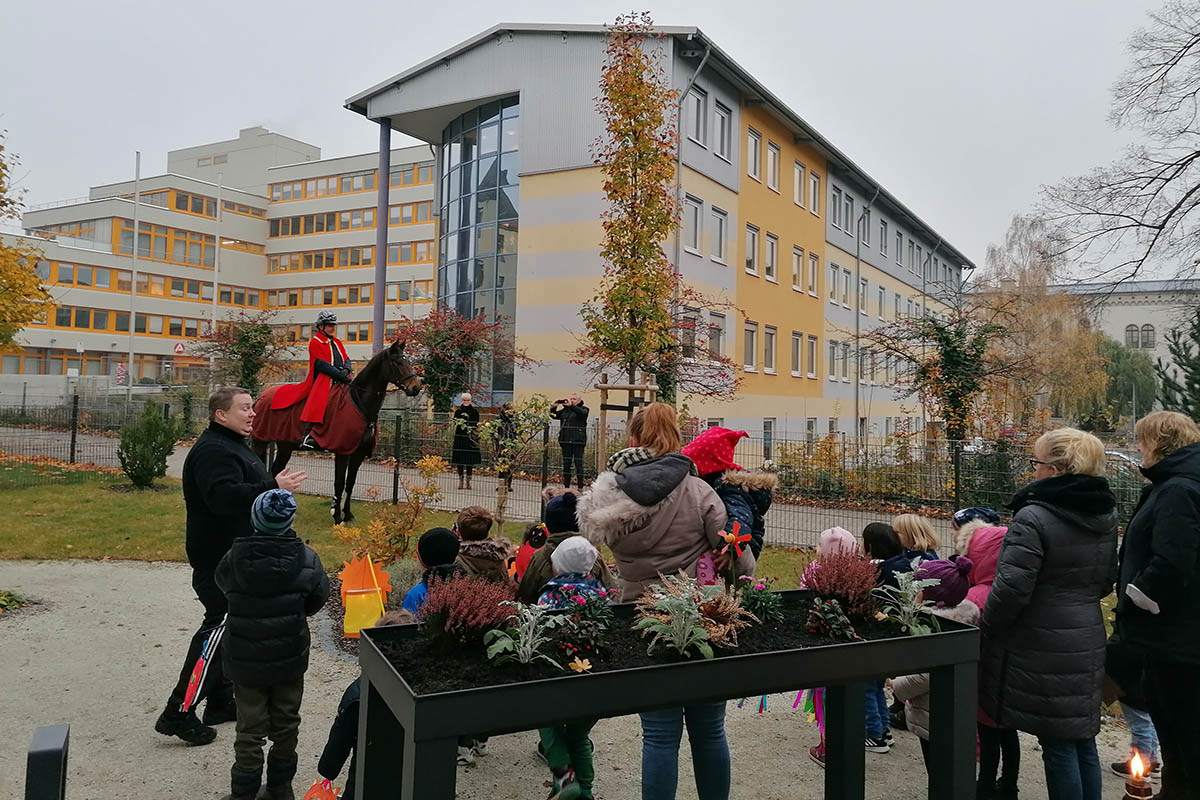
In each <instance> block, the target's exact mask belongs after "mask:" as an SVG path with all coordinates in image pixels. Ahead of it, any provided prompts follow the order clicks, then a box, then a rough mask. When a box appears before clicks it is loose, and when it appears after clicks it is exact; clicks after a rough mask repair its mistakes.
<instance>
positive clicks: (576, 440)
mask: <svg viewBox="0 0 1200 800" xmlns="http://www.w3.org/2000/svg"><path fill="white" fill-rule="evenodd" d="M550 416H552V417H554V418H555V419H556V420H558V422H559V428H558V443H559V444H587V419H588V407H587V406H585V405H584V404H583V403H580V404H579V405H574V406H565V405H564V406H559V407H558V408H557V409H556V410H554V411H551V412H550Z"/></svg>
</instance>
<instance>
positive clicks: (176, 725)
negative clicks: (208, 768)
mask: <svg viewBox="0 0 1200 800" xmlns="http://www.w3.org/2000/svg"><path fill="white" fill-rule="evenodd" d="M154 730H156V731H158V732H159V733H161V734H162V735H163V736H178V737H179V738H180V739H182V740H183V741H185V742H187V743H188V744H192V745H205V744H209V743H211V742H212V740H213V739H216V738H217V729H216V728H211V727H209V726H207V725H204V724H203V723H201V722H200V718H199V717H197V716H196V712H195V711H180V710H179V707H178V706H176V705H174V704H170V705H168V706H167V707H166V708H165V709H163V712H162V713H161V714H159V715H158V719H157V720H155V722H154Z"/></svg>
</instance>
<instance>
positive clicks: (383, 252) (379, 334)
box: [371, 117, 392, 353]
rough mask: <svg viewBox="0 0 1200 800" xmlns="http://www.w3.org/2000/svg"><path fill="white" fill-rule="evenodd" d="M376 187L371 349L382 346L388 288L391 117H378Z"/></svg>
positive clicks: (373, 350)
mask: <svg viewBox="0 0 1200 800" xmlns="http://www.w3.org/2000/svg"><path fill="white" fill-rule="evenodd" d="M375 186H376V188H377V189H378V190H379V191H378V193H377V195H376V201H375V297H374V303H373V304H372V305H373V311H372V314H371V322H372V324H371V352H372V353H378V352H379V351H380V350H382V349H383V307H384V297H383V294H384V291H385V290H386V288H387V254H388V198H389V193H390V191H391V186H392V118H391V117H381V118H380V119H379V177H378V178H376V181H375Z"/></svg>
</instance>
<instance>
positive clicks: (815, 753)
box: [808, 744, 825, 769]
mask: <svg viewBox="0 0 1200 800" xmlns="http://www.w3.org/2000/svg"><path fill="white" fill-rule="evenodd" d="M808 757H809V758H811V759H812V760H813V761H815V762H816V764H817V766H818V767H820V768H821V769H825V748H824V747H821V745H819V744H814V745H813V746H812V747H810V748H808Z"/></svg>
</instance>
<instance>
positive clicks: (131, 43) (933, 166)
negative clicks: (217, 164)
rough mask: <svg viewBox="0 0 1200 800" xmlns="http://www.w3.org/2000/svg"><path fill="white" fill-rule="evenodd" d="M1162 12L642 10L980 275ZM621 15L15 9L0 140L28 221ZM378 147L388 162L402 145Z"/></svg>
mask: <svg viewBox="0 0 1200 800" xmlns="http://www.w3.org/2000/svg"><path fill="white" fill-rule="evenodd" d="M1158 5H1159V2H1157V0H1123V2H1121V3H1107V2H1106V3H1101V4H1097V3H1095V2H1094V0H1054V2H1050V3H1047V2H1045V1H1044V0H1040V1H1035V0H1008V2H1005V3H996V4H987V7H986V8H985V7H984V4H978V3H964V2H961V0H907V1H906V2H885V0H862V1H861V2H857V3H828V2H821V3H818V2H814V1H813V0H806V2H799V3H786V4H785V3H782V2H777V3H769V2H763V0H743V2H738V3H716V2H712V1H711V0H694V1H693V2H686V3H685V2H675V1H674V0H660V1H659V2H656V3H654V4H653V5H652V6H651V9H650V10H651V11H652V12H653V14H654V18H655V21H656V22H657V23H659V24H664V25H695V26H698V27H700V28H701V29H703V30H704V31H705V33H707V34H708V35H709V36H710V37H712V38H713V39H714V40H715V41H716V42H717V43H718V44H719V45H720V46H721V47H722V49H724V50H725V51H726V52H727V53H729V54H730V56H731V57H733V58H734V59H736V60H737V61H738V62H739V63H741V64H742V66H744V67H745V68H746V69H748V70H749V71H750V72H751V73H753V74H754V75H756V76H757V77H758V78H759V79H761V80H762V82H763V83H764V84H765V85H766V86H767V87H768V88H770V89H771V90H772V91H773V92H774V93H775V94H776V95H778V96H779V97H780V98H782V99H783V100H784V101H785V102H787V103H788V104H789V105H791V106H792V107H793V108H794V109H795V110H796V111H797V112H798V113H799V114H800V115H801V116H803V117H804V118H805V119H806V120H807V121H808V122H809V123H810V124H812V125H814V126H815V127H816V128H817V129H818V130H820V131H821V132H822V133H823V134H824V135H825V136H827V137H828V138H829V139H831V140H832V141H833V142H834V143H835V144H836V145H837V146H838V147H839V148H840V149H841V150H842V151H843V152H845V153H846V154H848V155H849V156H850V157H851V158H852V159H854V160H855V161H856V162H858V164H859V165H861V166H862V167H863V168H864V169H866V170H867V171H868V172H870V173H871V174H872V175H873V176H874V177H875V178H877V179H879V180H880V181H882V182H883V184H884V185H885V186H887V187H888V188H889V189H890V190H891V191H892V192H893V193H894V194H895V195H896V196H897V197H899V198H900V199H901V200H902V201H903V202H904V203H905V204H907V205H908V206H909V207H910V208H912V209H913V210H914V211H915V212H916V213H917V214H919V215H920V216H921V217H922V218H923V219H924V220H926V221H927V222H928V223H929V224H930V225H932V226H933V227H934V228H935V229H936V230H937V231H938V232H939V233H941V234H942V235H944V236H945V237H946V238H948V239H949V240H950V241H952V242H954V244H955V245H956V246H958V247H959V249H961V250H962V251H963V252H964V253H965V254H966V255H967V256H968V257H970V258H972V259H973V260H974V261H975V262H976V263H977V264H980V265H982V263H983V257H984V250H985V248H986V246H987V244H988V243H989V242H994V241H999V240H1000V239H1001V238H1002V237H1003V235H1004V231H1005V229H1006V227H1007V225H1008V220H1009V218H1010V217H1011V216H1012V214H1014V213H1018V212H1022V211H1026V210H1028V209H1029V208H1030V207H1031V206H1032V205H1033V203H1034V202H1035V201H1036V199H1037V193H1038V189H1039V187H1040V186H1041V185H1044V184H1047V183H1053V182H1055V181H1057V180H1058V179H1059V178H1061V177H1063V176H1065V175H1070V174H1075V173H1079V172H1082V171H1086V170H1087V169H1089V168H1090V167H1092V166H1097V165H1099V164H1102V163H1105V162H1107V161H1110V160H1112V159H1113V158H1114V157H1116V156H1117V155H1118V153H1119V150H1120V147H1121V144H1122V143H1123V142H1125V141H1126V140H1127V138H1128V136H1127V134H1124V133H1123V132H1118V131H1114V130H1113V129H1112V128H1111V126H1110V125H1109V124H1108V122H1107V120H1106V114H1107V111H1108V107H1109V87H1110V86H1111V84H1112V82H1113V80H1114V78H1115V77H1116V76H1117V75H1118V73H1120V72H1121V71H1122V70H1123V69H1124V67H1125V65H1126V63H1127V57H1126V53H1125V41H1126V39H1127V37H1128V35H1129V34H1130V33H1131V32H1132V31H1133V30H1134V28H1136V27H1139V26H1141V25H1143V24H1144V23H1145V19H1146V17H1145V12H1146V11H1147V10H1148V9H1151V8H1155V7H1157V6H1158ZM627 10H628V7H627V5H626V4H625V3H623V2H619V3H614V2H609V0H590V1H589V2H587V3H583V2H573V3H564V2H562V1H561V0H558V2H548V1H547V0H509V2H507V3H504V2H482V0H459V2H455V3H449V4H443V3H437V2H432V3H423V4H420V5H418V4H415V3H405V2H399V3H398V2H383V0H358V1H357V2H354V3H348V4H341V5H338V4H334V3H330V2H328V0H289V2H281V0H271V1H270V2H261V1H260V2H255V0H249V1H248V2H247V0H240V1H239V2H231V0H209V1H208V2H203V3H174V2H171V3H167V2H149V0H108V1H107V2H102V3H97V2H95V0H53V2H39V1H38V0H16V2H14V3H12V4H10V5H9V6H8V9H7V10H6V12H5V14H4V20H5V22H6V23H7V24H6V26H5V27H6V34H7V35H6V36H5V37H4V39H5V41H4V45H3V47H0V86H2V87H4V89H3V101H2V102H0V128H5V129H7V130H8V132H9V146H10V148H11V150H12V151H13V152H15V153H17V154H19V155H20V156H21V158H22V165H21V168H20V169H19V171H18V173H17V176H16V177H17V178H18V179H20V181H21V184H22V185H23V186H25V187H26V188H27V189H28V195H27V197H26V200H27V202H28V203H41V202H46V201H50V200H57V199H62V198H68V197H77V196H82V195H84V194H86V192H87V188H88V187H89V186H91V185H93V184H100V183H105V182H109V181H114V180H122V179H128V178H131V177H132V175H133V158H134V157H133V153H134V150H136V149H141V150H142V161H143V165H142V166H143V174H147V175H152V174H156V173H160V172H163V171H165V169H166V152H167V150H170V149H175V148H180V147H188V146H192V145H197V144H202V143H204V142H209V141H219V140H222V139H229V138H234V137H235V136H236V135H237V131H238V129H239V128H245V127H250V126H252V125H263V126H264V127H267V128H270V129H271V130H274V131H279V132H281V133H285V134H287V135H289V136H294V137H296V138H298V139H302V140H304V141H307V142H310V143H312V144H315V145H318V146H319V147H321V150H322V156H323V157H326V158H328V157H333V156H339V155H348V154H351V153H360V152H367V151H372V150H374V149H375V147H376V143H377V130H376V128H375V127H374V126H373V125H372V124H370V123H368V122H367V121H366V120H364V119H363V118H362V117H360V116H359V115H357V114H353V113H351V112H349V111H346V110H345V109H343V108H342V102H343V101H344V100H345V99H346V98H347V97H349V96H350V95H351V94H354V93H355V92H357V91H359V90H362V89H365V88H367V87H368V86H370V85H373V84H374V83H376V82H378V81H381V80H383V79H385V78H387V77H390V76H391V75H393V74H395V73H397V72H400V71H401V70H403V69H405V68H407V67H409V66H412V65H413V64H416V63H418V62H420V61H422V60H424V59H425V58H427V57H429V56H431V55H433V54H435V53H437V52H440V51H441V50H444V49H446V48H447V47H450V46H451V45H453V44H455V43H457V42H459V41H461V40H463V39H465V38H467V37H469V36H471V35H473V34H475V33H478V32H480V31H483V30H485V29H486V28H488V27H491V26H492V25H494V24H496V23H499V22H551V23H552V22H572V23H603V22H608V21H611V20H612V18H613V17H614V16H615V15H616V14H618V13H620V12H622V11H627ZM400 139H401V141H398V142H397V140H396V139H393V141H394V142H397V144H401V143H404V142H403V137H400Z"/></svg>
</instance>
